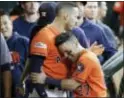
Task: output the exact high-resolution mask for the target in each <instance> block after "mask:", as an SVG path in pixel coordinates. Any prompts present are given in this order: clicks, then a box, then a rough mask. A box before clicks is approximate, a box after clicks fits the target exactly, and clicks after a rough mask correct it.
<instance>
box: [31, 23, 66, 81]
mask: <svg viewBox="0 0 124 98" xmlns="http://www.w3.org/2000/svg"><path fill="white" fill-rule="evenodd" d="M58 34H60V33H59V32H58V31H57V30H56V29H55V28H54V27H52V26H51V25H48V26H46V27H45V28H43V29H41V30H40V31H39V33H37V34H36V36H35V37H34V38H33V40H32V42H31V48H30V54H34V55H39V56H45V57H46V58H45V60H44V64H43V70H44V71H45V73H46V74H47V75H48V76H50V77H52V78H54V79H64V78H66V76H67V68H66V65H65V64H64V63H63V62H62V58H61V56H60V54H59V52H58V50H57V47H56V46H55V37H56V36H57V35H58ZM34 66H35V65H34Z"/></svg>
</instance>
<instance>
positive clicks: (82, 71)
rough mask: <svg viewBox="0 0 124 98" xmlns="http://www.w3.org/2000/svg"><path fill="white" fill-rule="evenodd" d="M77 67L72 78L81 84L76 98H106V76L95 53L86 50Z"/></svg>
mask: <svg viewBox="0 0 124 98" xmlns="http://www.w3.org/2000/svg"><path fill="white" fill-rule="evenodd" d="M75 67H76V70H75V71H74V72H73V74H72V77H73V78H74V79H75V80H76V81H79V82H80V83H81V86H80V87H79V88H78V89H76V90H75V91H74V94H75V96H76V97H106V86H105V81H104V74H103V71H102V68H101V65H100V63H99V60H98V59H97V57H96V55H95V54H94V53H92V52H90V51H87V50H84V51H83V53H82V55H81V56H80V58H79V60H78V62H77V63H76V66H75Z"/></svg>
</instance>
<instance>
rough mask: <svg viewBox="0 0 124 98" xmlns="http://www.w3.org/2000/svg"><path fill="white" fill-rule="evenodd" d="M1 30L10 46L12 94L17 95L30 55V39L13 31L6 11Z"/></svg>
mask: <svg viewBox="0 0 124 98" xmlns="http://www.w3.org/2000/svg"><path fill="white" fill-rule="evenodd" d="M0 17H1V30H0V32H2V34H3V36H4V37H5V39H6V42H7V45H8V48H9V50H10V52H11V56H12V64H11V72H12V83H13V84H12V86H13V91H12V94H13V95H12V96H13V97H17V96H16V86H17V85H18V84H19V81H20V76H21V74H22V71H23V68H24V65H25V61H26V58H27V55H28V44H29V40H28V39H27V38H26V37H23V36H20V35H19V34H18V33H17V32H13V25H12V21H11V19H10V17H9V15H7V14H6V13H5V12H3V13H1V15H0Z"/></svg>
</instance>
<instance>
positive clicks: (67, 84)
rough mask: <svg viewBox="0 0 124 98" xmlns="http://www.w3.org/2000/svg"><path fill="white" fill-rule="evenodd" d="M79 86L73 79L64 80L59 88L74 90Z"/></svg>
mask: <svg viewBox="0 0 124 98" xmlns="http://www.w3.org/2000/svg"><path fill="white" fill-rule="evenodd" d="M79 86H80V83H79V82H77V81H75V80H74V79H64V80H62V82H61V87H62V88H63V89H67V90H75V89H76V88H77V87H79Z"/></svg>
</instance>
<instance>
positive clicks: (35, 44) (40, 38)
mask: <svg viewBox="0 0 124 98" xmlns="http://www.w3.org/2000/svg"><path fill="white" fill-rule="evenodd" d="M48 44H49V43H48V41H47V39H46V36H45V33H44V32H43V31H42V30H41V31H40V32H39V33H37V35H36V36H35V37H34V38H33V40H32V42H31V46H30V54H34V55H40V56H45V57H46V56H47V55H48Z"/></svg>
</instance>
